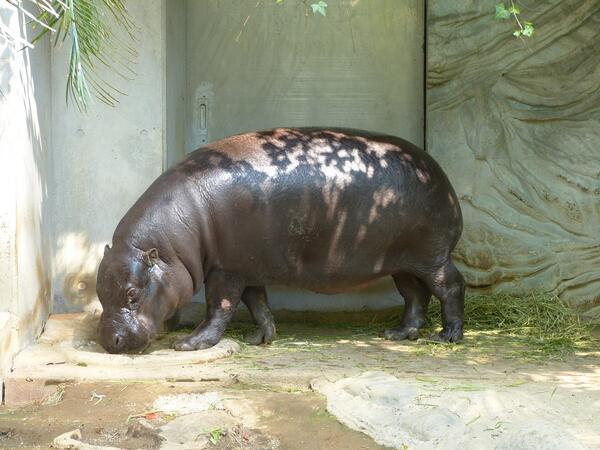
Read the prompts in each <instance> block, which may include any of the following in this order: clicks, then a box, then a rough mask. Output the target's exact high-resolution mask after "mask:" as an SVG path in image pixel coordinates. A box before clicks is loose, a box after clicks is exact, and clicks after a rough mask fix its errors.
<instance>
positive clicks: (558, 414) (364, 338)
mask: <svg viewBox="0 0 600 450" xmlns="http://www.w3.org/2000/svg"><path fill="white" fill-rule="evenodd" d="M244 331H245V330H244V329H242V328H239V327H238V328H237V329H236V328H234V329H232V330H231V331H230V332H229V336H230V337H232V338H237V337H239V336H240V334H242V333H243V332H244ZM172 338H173V336H171V335H169V336H165V337H164V338H163V342H168V341H169V340H170V339H172ZM62 367H63V369H62V370H63V371H64V370H68V369H69V368H68V367H66V366H62ZM87 369H89V370H93V368H90V367H87V368H86V367H78V370H79V371H84V370H87ZM192 369H193V370H194V373H195V374H196V375H197V374H198V371H200V372H204V373H206V377H205V378H204V379H205V380H209V381H194V382H190V381H189V378H188V377H187V374H188V373H191V371H192ZM74 370H75V367H73V371H74ZM180 370H181V372H180V375H179V376H178V377H177V378H175V379H171V380H170V381H160V380H150V381H144V380H142V379H141V378H140V379H138V380H135V381H134V380H123V381H118V380H114V379H113V380H112V381H110V382H107V381H101V380H96V381H94V382H86V381H85V378H86V377H85V376H78V379H77V380H70V381H66V382H65V385H64V393H63V395H62V396H58V397H60V399H59V400H58V402H57V403H56V404H53V405H35V406H28V407H24V408H16V409H8V408H6V407H2V408H0V448H49V445H50V444H51V443H52V440H53V439H54V438H55V437H56V436H58V435H59V434H61V433H64V432H67V431H70V430H73V429H76V428H79V429H81V432H82V440H83V441H85V442H88V443H92V444H96V445H110V446H114V447H120V448H158V447H159V446H160V441H159V440H158V438H157V437H156V435H155V434H152V433H150V434H148V433H146V434H144V433H141V434H140V433H136V432H135V429H134V430H130V431H129V435H128V434H127V431H128V429H129V428H130V426H131V425H132V424H135V423H136V422H138V421H139V420H140V419H143V420H144V421H145V422H149V423H150V425H151V426H152V427H155V428H160V426H165V425H166V424H168V423H169V422H170V421H172V420H175V418H176V416H169V415H167V414H164V413H162V412H158V413H156V414H150V415H149V416H148V415H147V413H153V412H154V411H153V403H154V401H155V400H156V399H157V398H158V397H159V396H161V395H167V394H175V393H202V392H218V393H219V395H221V396H225V397H227V396H230V397H231V396H233V397H235V398H237V400H238V401H239V402H241V404H247V405H249V407H250V409H249V410H248V411H246V412H244V411H242V412H241V413H240V414H239V415H240V416H241V417H242V418H244V417H243V416H244V415H246V416H248V417H246V418H247V419H248V418H249V417H250V416H252V417H251V420H250V419H248V420H245V421H244V426H245V427H247V431H240V433H241V434H240V436H242V435H243V436H246V437H249V439H250V437H252V436H263V437H265V439H266V437H268V438H272V440H273V442H277V443H278V446H279V447H277V448H283V449H338V448H339V449H361V448H365V449H367V448H368V449H377V448H384V447H381V446H380V445H378V444H377V443H376V442H375V441H374V440H373V439H371V438H370V437H368V436H366V435H365V434H362V433H359V432H356V431H353V430H351V429H349V428H348V427H345V426H343V425H341V424H340V423H339V422H338V421H337V420H336V419H335V417H333V416H332V415H331V414H329V413H328V412H327V402H326V399H325V397H323V396H322V395H321V394H319V393H317V392H315V391H314V390H313V389H312V388H311V383H312V384H313V385H314V384H315V380H317V381H319V382H321V383H322V382H327V381H336V380H340V379H342V378H346V377H351V376H356V375H360V374H362V373H364V372H367V371H377V372H383V373H385V374H390V375H393V376H394V377H396V378H397V379H398V380H399V381H400V382H402V383H404V384H405V385H407V386H408V385H410V387H411V389H416V390H417V391H418V393H419V395H418V396H417V397H418V398H419V401H420V404H421V406H422V405H425V406H428V407H430V408H431V409H432V410H435V408H439V407H440V406H441V404H440V401H443V400H444V399H445V398H446V399H450V400H451V401H452V402H457V401H458V400H457V399H462V400H461V401H462V402H463V406H462V407H461V408H462V410H461V411H462V412H464V414H465V417H464V418H462V419H464V420H463V425H464V426H465V427H467V428H473V429H476V433H475V434H478V435H480V437H481V438H482V439H483V441H484V442H488V443H489V442H492V443H493V442H495V439H496V438H497V437H498V438H500V437H503V436H504V437H506V433H509V432H510V429H511V428H510V424H515V423H518V425H519V427H520V429H521V430H522V429H524V427H525V429H526V428H527V424H528V423H531V427H532V429H533V428H535V427H537V426H539V425H538V424H537V422H536V420H535V418H536V416H540V415H542V414H541V413H542V412H543V413H544V414H543V415H544V420H545V423H546V424H547V425H548V426H550V427H553V428H554V429H556V430H559V431H560V430H563V429H566V428H568V429H569V433H576V437H577V441H578V443H579V444H581V446H583V447H582V448H600V415H599V414H598V412H599V411H600V352H594V351H588V352H582V353H579V354H576V355H572V356H569V357H568V358H566V359H564V360H552V359H547V358H543V357H542V358H539V357H537V356H536V354H535V353H534V352H530V351H529V350H528V348H527V347H525V346H523V345H521V344H520V343H519V342H518V341H515V340H511V339H507V338H500V337H490V336H481V335H476V334H469V333H467V336H466V339H465V342H464V343H463V344H460V345H433V344H429V343H426V342H388V341H385V340H383V339H381V338H380V337H379V336H378V335H377V333H375V332H374V331H369V329H368V328H366V329H365V331H362V330H361V327H354V328H336V327H327V326H323V325H319V326H310V325H300V324H280V325H279V339H278V340H277V341H276V342H275V343H274V344H273V345H271V346H268V347H247V346H242V349H241V351H240V352H239V353H237V354H235V355H233V356H230V357H228V358H226V359H222V360H218V361H213V362H210V363H205V364H204V365H202V366H196V367H193V368H191V366H189V367H188V366H181V369H180ZM78 373H79V372H78ZM196 379H198V378H196ZM210 380H215V381H210ZM94 393H95V394H97V396H94ZM421 394H422V395H421ZM482 398H483V399H484V400H482ZM519 399H521V401H519ZM55 400H56V398H55ZM482 401H484V402H485V408H484V410H485V414H488V412H489V417H488V416H485V417H483V416H482V415H481V413H478V414H479V416H480V417H479V418H478V417H477V415H476V414H471V415H469V407H468V405H469V404H470V403H471V402H474V403H477V402H479V403H481V402H482ZM464 405H467V406H464ZM444 406H445V407H447V406H448V405H447V404H446V405H444ZM450 406H452V405H450ZM133 416H136V417H133ZM471 416H473V417H471ZM486 421H487V422H486ZM528 421H529V422H528ZM484 422H486V423H484ZM488 422H489V424H491V425H488ZM484 425H485V426H484ZM194 426H197V427H198V433H199V434H202V433H204V434H205V435H206V433H208V432H209V431H210V430H207V429H205V427H203V426H202V424H197V425H194ZM213 431H214V430H213ZM238 431H239V430H238ZM244 433H246V434H244ZM544 436H545V437H544ZM233 437H234V435H233V432H232V433H230V437H227V436H223V437H222V439H220V440H219V442H217V443H215V444H213V443H209V444H208V445H209V448H271V447H265V446H264V445H266V444H264V442H266V441H264V440H263V441H260V440H258V441H256V440H255V441H252V442H254V443H252V442H251V439H250V441H248V442H245V443H244V442H243V441H242V444H244V445H245V446H244V445H242V446H240V445H241V444H240V442H239V439H237V438H236V440H234V439H233ZM533 438H534V439H535V436H534V437H533ZM544 438H547V439H551V438H552V437H551V436H550V435H543V436H542V439H544ZM228 439H229V440H228ZM257 439H258V438H257ZM260 442H263V444H260ZM523 442H525V441H523ZM523 442H521V444H523ZM533 442H534V443H535V440H534V441H533ZM544 444H548V445H547V446H546V447H540V448H556V447H553V446H552V442H545V443H544ZM163 445H164V442H163ZM261 445H263V446H262V447H261ZM523 445H525V444H523ZM532 445H533V444H532ZM253 446H254V447H253ZM273 448H275V447H273ZM446 448H448V447H446ZM522 448H528V447H526V446H523V447H522ZM533 448H535V447H533Z"/></svg>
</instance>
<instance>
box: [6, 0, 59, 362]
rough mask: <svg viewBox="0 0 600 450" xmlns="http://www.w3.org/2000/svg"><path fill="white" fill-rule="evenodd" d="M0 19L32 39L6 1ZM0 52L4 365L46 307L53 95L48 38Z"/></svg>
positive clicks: (29, 336) (32, 330)
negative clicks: (5, 316) (6, 331)
mask: <svg viewBox="0 0 600 450" xmlns="http://www.w3.org/2000/svg"><path fill="white" fill-rule="evenodd" d="M0 20H1V21H2V23H3V25H4V26H5V27H6V28H8V29H10V30H11V31H12V32H13V33H14V34H21V35H26V34H27V35H28V36H29V37H30V38H31V36H32V33H31V32H30V30H27V29H26V20H25V19H24V17H23V16H22V15H21V14H19V13H18V11H17V10H16V9H15V8H14V7H13V6H12V5H10V4H8V3H5V4H3V5H1V6H0ZM0 55H1V58H2V59H1V61H0V64H1V70H0V74H1V75H0V159H1V162H0V189H1V191H2V198H1V200H0V244H1V248H0V252H1V253H0V262H1V263H2V268H1V270H2V273H3V278H4V279H3V280H2V283H0V311H1V310H3V311H7V312H8V313H9V314H10V327H11V330H10V334H9V337H8V339H7V342H8V343H7V342H3V343H2V356H4V358H3V360H2V361H0V365H3V364H5V363H7V361H6V360H5V358H7V357H9V358H10V356H11V355H12V354H14V353H15V352H16V351H18V350H19V349H20V348H22V347H23V346H24V345H26V344H27V343H28V342H30V341H31V340H33V339H35V337H36V336H37V335H38V334H39V332H40V331H41V328H42V326H43V323H44V321H45V320H46V318H47V316H48V313H49V310H50V303H51V294H50V293H51V286H50V285H51V282H50V271H51V270H50V252H49V243H50V240H51V236H52V233H51V229H50V227H49V221H48V217H49V209H48V201H47V200H48V187H47V186H48V173H49V157H48V149H49V148H50V136H51V130H50V120H51V117H50V114H51V110H50V103H51V101H50V71H49V68H50V53H49V44H48V42H47V41H46V42H40V43H38V46H37V48H36V49H34V50H29V49H25V50H21V49H20V47H17V46H13V45H12V44H10V43H8V42H7V41H6V39H4V38H0ZM4 274H6V277H4ZM7 355H8V356H7Z"/></svg>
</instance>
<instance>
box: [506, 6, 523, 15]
mask: <svg viewBox="0 0 600 450" xmlns="http://www.w3.org/2000/svg"><path fill="white" fill-rule="evenodd" d="M508 12H509V13H510V14H515V15H516V14H521V9H520V8H519V7H518V6H517V5H512V6H511V7H510V8H508Z"/></svg>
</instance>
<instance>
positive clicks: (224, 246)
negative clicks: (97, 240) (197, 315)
mask: <svg viewBox="0 0 600 450" xmlns="http://www.w3.org/2000/svg"><path fill="white" fill-rule="evenodd" d="M461 232H462V216H461V211H460V206H459V203H458V199H457V197H456V193H455V192H454V189H453V188H452V186H451V185H450V182H449V181H448V178H447V177H446V175H445V174H444V172H443V171H442V169H441V168H440V166H439V165H438V164H437V163H436V162H435V161H434V160H433V159H432V158H431V156H430V155H428V154H427V153H425V152H424V151H423V150H420V149H419V148H417V147H416V146H414V145H413V144H411V143H409V142H407V141H405V140H403V139H400V138H398V137H394V136H387V135H382V134H375V133H370V132H365V131H359V130H350V129H336V128H330V129H317V128H281V129H274V130H269V131H260V132H253V133H246V134H240V135H237V136H233V137H229V138H226V139H223V140H220V141H218V142H214V143H212V144H209V145H207V146H206V147H204V148H201V149H199V150H197V151H195V152H193V153H191V154H189V155H188V156H187V157H186V158H185V159H184V160H183V161H181V162H180V163H179V164H177V165H175V166H174V167H172V168H171V169H169V170H167V171H166V172H164V173H163V174H162V175H160V176H159V177H158V179H156V180H155V181H154V183H152V185H151V186H150V187H149V188H148V189H147V190H146V192H144V194H143V195H142V196H141V197H140V198H139V199H138V200H137V202H136V203H135V204H134V205H133V207H132V208H131V209H130V210H129V211H128V212H127V214H125V217H123V219H122V220H121V221H120V222H119V224H118V226H117V229H116V231H115V233H114V236H113V239H112V248H111V247H109V246H108V245H107V246H106V247H105V251H104V257H103V259H102V262H101V263H100V267H99V269H98V280H97V293H98V297H99V299H100V302H101V303H102V307H103V309H104V312H103V314H102V317H101V320H100V325H99V337H100V343H101V344H102V346H103V347H104V348H105V349H106V350H107V351H109V352H111V353H123V352H140V351H143V350H144V349H145V348H146V347H147V346H148V345H149V343H150V341H151V340H152V339H153V338H154V337H155V336H156V334H157V333H158V332H159V330H160V329H161V325H162V323H163V322H164V321H166V320H168V319H169V318H171V317H172V316H174V315H175V314H176V312H177V311H178V310H179V309H180V308H182V307H183V306H184V305H186V304H187V303H189V302H190V301H191V298H192V296H193V294H194V293H196V292H198V291H199V290H200V288H201V287H202V286H203V285H205V288H206V317H205V319H204V320H203V321H202V322H201V323H200V324H199V325H198V327H197V328H196V329H195V330H194V331H193V332H192V333H191V334H190V335H188V336H185V337H183V338H181V339H179V340H177V341H175V342H174V344H173V348H174V349H175V350H196V349H204V348H208V347H211V346H213V345H215V344H216V343H218V342H219V340H220V339H221V337H222V335H223V332H224V330H225V328H226V326H227V323H228V322H229V321H230V319H231V317H232V316H233V314H234V312H235V310H236V308H237V306H238V305H239V303H240V301H242V302H244V303H245V304H246V306H247V307H248V309H249V310H250V313H251V315H252V317H253V319H254V322H255V324H256V326H257V331H256V333H255V334H254V335H253V336H252V338H251V339H250V341H251V342H252V343H254V344H261V343H269V342H271V341H272V340H273V338H274V336H275V324H274V321H273V316H272V314H271V311H270V309H269V306H268V303H267V295H266V291H265V286H267V285H272V284H276V285H287V286H294V287H300V288H306V289H309V290H312V291H315V292H319V293H336V292H342V291H344V290H348V289H352V288H357V287H361V286H364V285H367V284H369V283H371V282H373V281H375V280H377V279H378V278H381V277H384V276H387V275H391V276H392V277H393V279H394V282H395V284H396V287H397V289H398V291H399V292H400V294H401V295H402V297H403V298H404V300H405V305H406V306H405V308H404V313H403V316H402V318H401V320H400V324H399V325H398V326H397V327H395V328H390V329H387V330H385V337H386V338H388V339H396V340H398V339H416V338H417V337H418V335H419V329H420V328H421V327H422V326H423V325H424V323H425V316H426V313H427V308H428V304H429V300H430V298H431V294H433V295H435V296H436V297H437V298H438V299H439V300H440V302H441V307H442V325H443V328H442V331H441V332H440V334H439V336H438V338H439V339H440V340H442V341H450V342H457V341H459V340H460V339H461V338H462V335H463V313H464V281H463V277H462V276H461V274H460V273H459V271H458V270H457V269H456V267H455V265H454V263H453V262H452V257H451V252H452V250H453V249H454V247H455V245H456V243H457V241H458V239H459V237H460V234H461Z"/></svg>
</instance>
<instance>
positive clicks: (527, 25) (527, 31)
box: [523, 21, 535, 37]
mask: <svg viewBox="0 0 600 450" xmlns="http://www.w3.org/2000/svg"><path fill="white" fill-rule="evenodd" d="M534 31H535V28H534V27H533V23H532V22H527V21H525V22H523V35H524V36H527V37H531V36H533V32H534Z"/></svg>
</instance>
